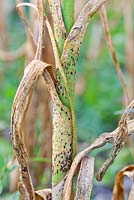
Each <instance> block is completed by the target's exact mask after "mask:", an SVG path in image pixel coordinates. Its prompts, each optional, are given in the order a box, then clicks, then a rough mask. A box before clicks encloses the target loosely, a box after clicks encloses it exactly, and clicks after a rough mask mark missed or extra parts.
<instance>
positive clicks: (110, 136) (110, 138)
mask: <svg viewBox="0 0 134 200" xmlns="http://www.w3.org/2000/svg"><path fill="white" fill-rule="evenodd" d="M133 103H134V101H132V102H131V104H130V105H129V106H128V107H127V109H126V110H125V112H124V115H123V119H122V120H126V119H128V115H129V113H130V107H132V106H133ZM127 110H128V111H127ZM126 123H127V129H128V134H127V135H128V136H129V135H131V134H132V133H134V120H130V121H127V122H126ZM122 128H123V127H122ZM120 133H122V129H121V128H120V127H118V128H117V129H115V130H114V131H112V132H109V133H108V132H107V133H103V134H101V135H100V136H99V137H98V138H97V139H96V140H95V141H94V142H93V143H92V144H91V145H90V146H89V147H87V148H86V149H85V150H83V151H81V152H80V153H78V154H77V155H76V156H75V158H74V160H73V162H72V165H71V167H70V170H69V172H68V174H67V179H66V181H65V187H64V197H63V199H64V200H69V198H70V196H71V190H72V183H73V177H74V175H75V172H76V170H77V167H78V165H79V163H80V162H81V160H82V159H83V157H84V156H86V155H87V154H88V153H90V152H91V151H92V150H94V149H97V148H100V147H102V146H104V145H105V144H107V143H113V145H114V150H113V154H112V157H110V158H109V159H108V160H107V161H106V162H105V163H104V165H103V166H102V168H101V170H100V171H99V173H98V177H97V179H98V181H100V180H102V178H103V176H104V174H105V172H106V170H107V169H108V167H109V166H110V165H111V164H112V162H113V160H114V159H115V157H116V156H117V154H118V150H120V149H121V148H122V145H123V143H124V138H120V137H122V136H121V135H120ZM118 136H120V137H119V138H118ZM117 138H118V139H119V141H118V143H117V144H118V145H117V146H116V141H117ZM120 139H121V141H120ZM120 142H121V144H122V145H121V144H120Z"/></svg>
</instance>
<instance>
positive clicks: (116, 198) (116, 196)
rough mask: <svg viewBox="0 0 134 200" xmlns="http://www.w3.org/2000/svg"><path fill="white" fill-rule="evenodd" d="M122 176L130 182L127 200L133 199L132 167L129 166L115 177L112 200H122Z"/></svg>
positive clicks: (133, 175)
mask: <svg viewBox="0 0 134 200" xmlns="http://www.w3.org/2000/svg"><path fill="white" fill-rule="evenodd" d="M124 176H128V177H129V178H130V179H131V181H132V186H131V191H130V195H129V200H133V199H134V165H129V166H127V167H125V168H123V169H122V170H120V171H119V172H118V174H117V175H116V178H115V183H114V189H113V200H123V199H124V185H123V181H124Z"/></svg>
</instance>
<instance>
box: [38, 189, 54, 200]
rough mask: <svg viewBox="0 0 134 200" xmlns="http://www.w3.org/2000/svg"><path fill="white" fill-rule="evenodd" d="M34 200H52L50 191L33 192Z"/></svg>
mask: <svg viewBox="0 0 134 200" xmlns="http://www.w3.org/2000/svg"><path fill="white" fill-rule="evenodd" d="M35 200H52V190H51V189H44V190H38V191H35Z"/></svg>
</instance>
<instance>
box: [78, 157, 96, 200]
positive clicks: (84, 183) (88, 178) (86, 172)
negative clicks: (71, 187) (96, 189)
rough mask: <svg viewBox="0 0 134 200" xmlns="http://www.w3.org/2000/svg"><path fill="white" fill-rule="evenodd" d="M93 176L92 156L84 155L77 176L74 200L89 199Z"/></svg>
mask: <svg viewBox="0 0 134 200" xmlns="http://www.w3.org/2000/svg"><path fill="white" fill-rule="evenodd" d="M93 177H94V158H93V157H91V156H85V157H84V158H83V159H82V162H81V166H80V171H79V175H78V178H77V187H76V188H77V190H76V196H75V200H89V199H90V195H91V191H92V186H93Z"/></svg>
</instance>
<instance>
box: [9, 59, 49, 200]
mask: <svg viewBox="0 0 134 200" xmlns="http://www.w3.org/2000/svg"><path fill="white" fill-rule="evenodd" d="M47 67H50V65H48V64H46V63H44V62H41V61H39V60H33V61H32V62H31V63H30V64H29V65H28V66H27V67H26V70H25V73H24V76H23V78H22V81H21V83H20V85H19V88H18V90H17V92H16V95H15V98H14V102H13V106H12V113H11V139H12V143H13V148H14V150H15V153H16V157H17V160H18V162H19V164H20V168H21V184H20V189H21V191H22V192H23V191H24V194H22V195H23V196H27V200H28V199H32V198H33V197H34V190H33V185H32V182H31V178H30V174H29V169H28V163H27V162H28V159H27V158H28V156H27V152H26V149H25V145H24V142H23V135H22V129H23V120H24V117H25V113H26V110H27V108H28V106H29V101H30V98H31V93H32V90H33V87H34V85H35V83H36V81H37V80H38V78H39V77H40V76H41V75H42V74H43V72H44V70H45V68H47Z"/></svg>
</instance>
